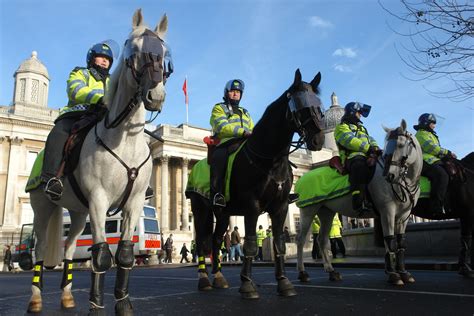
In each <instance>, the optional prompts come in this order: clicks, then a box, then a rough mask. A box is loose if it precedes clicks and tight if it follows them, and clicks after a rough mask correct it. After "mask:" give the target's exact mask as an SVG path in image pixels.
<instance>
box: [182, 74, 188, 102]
mask: <svg viewBox="0 0 474 316" xmlns="http://www.w3.org/2000/svg"><path fill="white" fill-rule="evenodd" d="M183 92H184V98H185V103H186V105H188V104H189V99H188V78H186V79H184V83H183Z"/></svg>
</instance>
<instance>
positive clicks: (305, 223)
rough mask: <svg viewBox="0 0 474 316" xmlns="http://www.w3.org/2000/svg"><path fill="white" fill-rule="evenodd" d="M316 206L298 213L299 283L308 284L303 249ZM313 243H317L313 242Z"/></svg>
mask: <svg viewBox="0 0 474 316" xmlns="http://www.w3.org/2000/svg"><path fill="white" fill-rule="evenodd" d="M315 208H316V206H310V207H306V208H303V209H301V211H300V216H301V219H300V232H299V234H298V236H297V238H296V241H297V244H296V246H297V257H298V259H297V264H296V266H297V271H298V280H300V281H301V282H309V281H310V278H309V274H308V272H306V271H305V268H304V260H303V248H304V245H305V243H306V238H307V236H308V231H309V228H310V226H311V223H312V221H313V218H314V215H315V214H316V212H315ZM313 242H317V241H316V240H314V241H313Z"/></svg>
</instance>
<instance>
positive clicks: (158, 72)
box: [28, 9, 170, 314]
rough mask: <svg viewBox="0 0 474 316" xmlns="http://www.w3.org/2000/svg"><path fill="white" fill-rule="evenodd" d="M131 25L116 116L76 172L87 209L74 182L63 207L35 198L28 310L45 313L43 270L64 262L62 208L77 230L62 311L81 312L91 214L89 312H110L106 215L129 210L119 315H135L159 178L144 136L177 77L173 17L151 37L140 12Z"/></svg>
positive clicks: (113, 86) (67, 260) (67, 255)
mask: <svg viewBox="0 0 474 316" xmlns="http://www.w3.org/2000/svg"><path fill="white" fill-rule="evenodd" d="M132 27H133V29H132V32H131V34H130V36H129V38H128V40H127V41H126V42H125V47H124V52H123V54H122V58H120V60H119V62H118V66H117V69H116V70H115V71H114V73H113V74H112V77H111V80H110V87H109V90H108V91H107V92H106V96H105V99H106V103H107V104H108V107H109V112H108V113H107V115H106V117H105V119H104V120H102V121H101V122H99V123H98V124H97V125H96V126H95V128H93V129H92V130H91V131H89V133H88V135H87V137H86V139H85V141H84V145H83V147H82V151H81V154H80V160H79V164H78V166H77V168H76V170H75V171H74V177H75V179H76V181H77V184H78V186H79V188H80V191H82V195H83V198H85V200H86V201H87V203H88V207H86V206H85V205H84V203H82V202H81V200H80V199H79V198H78V197H77V196H76V194H75V193H74V190H73V187H72V185H71V181H69V180H67V181H65V186H64V194H63V196H62V198H61V199H60V200H59V201H54V202H53V201H51V200H50V199H49V198H48V197H47V196H46V195H45V194H44V193H43V189H42V187H41V186H40V187H39V188H37V189H36V190H34V191H32V192H31V193H30V199H31V206H32V207H33V210H34V214H35V216H34V230H35V233H36V237H37V242H36V248H35V256H36V263H35V266H34V277H33V285H32V292H33V294H32V296H31V299H30V302H29V306H28V311H29V312H40V311H41V310H42V300H41V289H42V270H43V264H44V266H46V267H48V266H53V267H54V266H56V265H58V264H60V261H61V254H60V251H61V250H60V249H61V248H60V243H61V241H62V216H63V207H64V208H66V209H68V210H69V213H70V216H71V226H70V230H69V234H68V237H67V240H66V242H65V250H64V274H63V280H62V284H61V287H62V290H63V292H62V298H61V304H62V306H63V307H64V308H72V307H74V306H75V303H74V299H73V297H72V294H71V287H72V273H71V269H72V258H73V253H74V251H75V249H76V240H77V238H78V237H79V235H80V234H81V232H82V231H83V229H84V227H85V224H86V217H87V215H90V221H91V229H92V236H93V245H92V247H91V249H92V281H91V282H92V284H91V290H90V308H91V312H92V313H96V314H101V313H105V310H104V306H103V305H104V304H103V296H104V289H103V288H104V277H105V272H106V271H107V270H108V269H109V268H110V267H111V265H112V255H111V252H110V250H109V246H108V244H107V240H106V237H105V220H106V212H107V210H109V209H112V208H117V207H119V206H122V216H123V221H122V225H121V230H122V231H121V238H120V242H119V245H118V249H117V252H116V255H115V263H116V265H117V278H116V282H115V298H116V300H117V303H116V305H115V309H116V311H117V312H118V313H126V312H127V311H131V310H132V305H131V303H130V300H129V299H128V277H129V273H130V270H131V269H132V266H133V263H134V255H133V242H132V241H131V240H132V236H133V232H134V229H135V226H136V225H137V222H138V219H139V215H140V212H141V210H142V209H143V204H144V203H145V190H146V188H147V186H148V183H149V181H150V178H151V172H152V161H151V160H150V159H149V158H150V149H149V147H148V145H147V141H146V138H145V136H144V127H145V116H146V110H150V111H158V112H159V111H161V108H162V105H163V103H164V100H165V94H166V93H165V87H164V84H165V81H166V77H167V76H169V74H170V72H169V71H168V72H167V68H166V67H167V66H168V67H169V66H170V65H169V64H168V65H166V64H165V59H166V58H165V57H167V48H166V45H165V43H164V42H163V39H164V36H165V34H166V32H167V29H168V19H167V17H166V15H164V16H163V17H162V18H161V20H160V22H159V23H158V25H157V26H156V29H155V30H154V31H151V30H149V29H148V28H147V27H146V26H145V25H144V23H143V16H142V13H141V10H140V9H139V10H137V11H136V12H135V14H134V16H133V21H132ZM145 109H146V110H145ZM68 179H70V178H68ZM83 200H84V199H83Z"/></svg>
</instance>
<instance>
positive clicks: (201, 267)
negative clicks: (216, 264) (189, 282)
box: [198, 264, 206, 269]
mask: <svg viewBox="0 0 474 316" xmlns="http://www.w3.org/2000/svg"><path fill="white" fill-rule="evenodd" d="M198 268H199V269H206V265H205V264H200V265H199V266H198Z"/></svg>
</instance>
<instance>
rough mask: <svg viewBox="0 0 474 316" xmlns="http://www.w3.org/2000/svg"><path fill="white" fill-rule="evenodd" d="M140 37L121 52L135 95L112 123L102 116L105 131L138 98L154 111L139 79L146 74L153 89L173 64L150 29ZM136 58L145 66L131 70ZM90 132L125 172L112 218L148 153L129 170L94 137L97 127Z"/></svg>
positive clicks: (121, 205)
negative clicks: (140, 44)
mask: <svg viewBox="0 0 474 316" xmlns="http://www.w3.org/2000/svg"><path fill="white" fill-rule="evenodd" d="M140 37H141V38H143V43H142V47H141V48H139V47H138V46H137V45H133V44H132V42H131V41H130V40H127V41H126V42H125V49H124V59H125V65H126V66H127V67H128V68H130V71H131V73H132V76H133V78H134V79H135V82H136V83H137V91H136V92H135V94H134V95H133V97H132V98H131V99H130V101H129V102H128V104H127V106H126V107H125V108H124V109H123V110H122V111H121V112H120V113H119V114H118V115H117V117H116V118H115V119H114V120H113V121H112V122H109V120H108V115H106V116H105V118H104V127H105V128H106V129H110V128H115V127H117V126H118V125H120V123H122V122H123V121H124V120H125V118H126V117H127V116H128V115H129V114H130V113H131V112H132V110H133V109H134V108H135V107H136V106H137V105H138V104H139V98H140V96H141V97H142V101H143V103H144V105H145V109H147V110H148V111H156V110H154V109H151V108H149V107H148V106H147V104H148V103H147V100H146V96H144V94H143V88H142V80H143V78H144V76H145V75H149V76H150V79H151V82H152V84H151V86H150V87H156V86H157V85H158V84H159V83H160V82H162V81H163V83H165V82H166V78H168V77H169V76H170V75H171V73H172V72H173V64H172V61H171V55H168V56H167V55H166V53H165V54H163V51H164V47H165V44H164V41H163V40H161V39H160V38H159V36H158V35H156V34H155V33H153V32H152V31H150V30H146V31H145V32H143V34H142V35H140ZM167 52H168V50H167ZM138 55H142V56H144V59H145V63H144V64H143V65H142V66H141V67H140V69H136V67H135V59H136V58H137V56H138ZM166 57H168V58H169V61H168V70H167V69H166V63H165V62H164V61H163V60H164V59H165V60H166ZM162 65H163V66H162ZM107 114H108V113H107ZM94 132H95V136H96V142H97V143H98V144H99V145H101V146H102V147H104V148H105V149H106V150H107V151H108V152H109V153H110V154H111V155H112V156H113V157H115V158H116V159H117V160H118V161H119V162H120V164H121V165H122V166H123V167H124V168H125V169H126V170H127V178H128V182H127V185H126V187H125V192H124V196H123V198H122V200H121V202H120V204H119V206H118V207H117V209H115V210H113V211H112V210H109V211H107V216H113V215H115V214H117V213H119V212H120V211H121V210H122V208H123V207H124V205H125V203H126V202H127V200H128V198H129V196H130V194H131V192H132V189H133V184H134V182H135V179H136V178H137V177H138V172H139V171H140V168H141V167H143V166H144V165H145V163H146V162H147V161H148V160H149V159H150V157H151V151H150V152H149V153H148V156H147V158H146V159H145V160H144V161H143V162H142V163H141V164H140V165H139V166H138V167H132V168H130V167H129V166H128V165H127V164H126V163H125V162H124V161H123V160H122V159H121V158H120V157H119V156H118V155H117V154H116V153H114V151H113V150H112V149H111V148H109V147H108V146H107V145H106V144H105V143H104V141H103V140H102V139H101V138H100V137H99V135H98V134H97V125H96V126H95V129H94Z"/></svg>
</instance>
